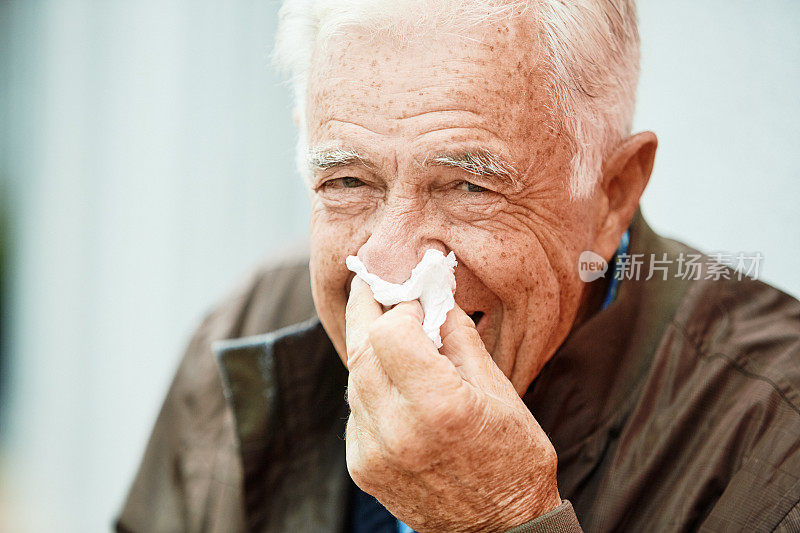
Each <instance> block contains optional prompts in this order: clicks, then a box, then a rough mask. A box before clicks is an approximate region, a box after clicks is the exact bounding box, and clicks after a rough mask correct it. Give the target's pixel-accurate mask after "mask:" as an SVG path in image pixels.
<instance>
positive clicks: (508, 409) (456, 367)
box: [346, 278, 561, 532]
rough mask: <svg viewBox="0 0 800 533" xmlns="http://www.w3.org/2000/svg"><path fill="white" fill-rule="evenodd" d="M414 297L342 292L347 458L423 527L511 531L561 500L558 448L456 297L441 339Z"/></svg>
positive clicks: (365, 481) (362, 482) (362, 288)
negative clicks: (387, 306)
mask: <svg viewBox="0 0 800 533" xmlns="http://www.w3.org/2000/svg"><path fill="white" fill-rule="evenodd" d="M422 318H423V316H422V309H421V307H420V305H419V303H418V302H406V303H401V304H399V305H397V306H395V307H394V308H392V309H391V310H389V311H387V312H386V313H382V309H381V306H380V305H379V304H378V303H377V302H375V300H374V299H373V297H372V292H371V291H370V289H369V287H368V286H367V284H366V283H364V282H363V281H361V280H360V279H358V278H355V279H354V280H353V285H352V289H351V291H350V298H349V300H348V303H347V317H346V321H347V366H348V368H349V370H350V376H349V380H348V387H347V397H348V402H349V404H350V409H351V414H350V418H349V419H348V421H347V431H346V440H347V467H348V470H349V471H350V475H351V476H352V478H353V481H355V483H356V484H357V485H358V486H359V487H361V489H362V490H364V491H365V492H367V493H369V494H372V495H373V496H375V497H376V498H377V499H378V500H379V501H380V502H381V503H382V504H383V505H384V506H385V507H386V508H387V509H388V510H389V511H390V512H391V513H392V514H394V515H395V516H396V517H398V518H399V519H400V520H402V521H403V522H405V523H406V524H408V525H409V526H411V527H413V528H414V529H415V530H417V531H420V532H423V531H504V530H507V529H510V528H512V527H514V526H517V525H520V524H522V523H525V522H527V521H529V520H532V519H533V518H535V517H537V516H540V515H542V514H544V513H546V512H547V511H549V510H551V509H553V508H554V507H556V506H557V505H558V504H559V503H560V502H561V498H560V496H559V494H558V488H557V486H556V453H555V450H554V449H553V446H552V444H551V443H550V441H549V440H548V439H547V436H546V435H545V434H544V432H543V431H542V429H541V428H540V427H539V424H538V423H537V422H536V420H535V419H534V418H533V416H532V415H531V413H530V411H528V409H527V408H526V406H525V404H524V403H523V402H522V400H521V399H520V397H519V395H518V394H517V392H516V391H515V390H514V387H513V386H512V385H511V382H510V381H508V379H507V378H506V377H505V376H504V375H503V373H502V372H501V371H500V369H499V368H497V366H496V365H495V364H494V362H493V361H492V358H491V356H490V355H489V354H488V353H487V351H486V349H485V348H484V345H483V342H482V341H481V339H480V336H479V335H478V332H477V330H476V329H475V326H474V324H473V323H472V320H471V319H470V318H469V316H467V315H466V313H464V311H463V310H461V308H459V307H458V306H456V307H455V309H453V310H452V311H450V313H448V315H447V321H446V322H445V324H444V326H443V327H442V342H443V344H444V345H443V346H442V348H441V349H440V350H439V351H437V350H436V348H435V347H434V345H433V343H432V342H431V340H430V339H429V338H428V337H427V336H426V335H425V333H424V331H423V330H422V325H421V324H422Z"/></svg>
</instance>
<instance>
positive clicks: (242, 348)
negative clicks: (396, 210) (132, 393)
mask: <svg viewBox="0 0 800 533" xmlns="http://www.w3.org/2000/svg"><path fill="white" fill-rule="evenodd" d="M630 253H631V254H635V253H643V254H648V255H649V254H655V256H656V257H657V258H658V259H662V258H663V257H662V254H664V253H666V254H668V258H670V259H676V258H677V257H678V256H680V254H689V253H693V250H691V249H689V248H687V247H685V246H684V245H681V244H679V243H676V242H674V241H670V240H666V239H663V238H661V237H659V236H657V235H656V234H654V233H653V232H652V231H651V230H650V229H649V228H648V227H647V225H646V224H645V223H644V221H643V220H642V219H641V217H637V219H636V221H635V222H634V225H633V227H632V235H631V250H630ZM644 273H646V267H645V269H644V270H643V274H644ZM726 273H727V275H728V276H729V277H731V278H732V279H730V280H725V279H718V280H716V279H704V278H705V277H717V276H716V275H715V276H711V275H710V274H708V276H707V271H705V270H704V271H703V273H702V275H701V276H700V278H701V279H680V278H679V277H676V276H675V272H673V271H670V272H669V273H668V275H667V278H668V279H667V280H663V279H662V276H660V275H656V276H654V277H653V279H651V280H649V281H645V280H644V279H643V278H644V277H646V276H642V279H639V280H635V279H630V280H624V281H622V283H621V285H620V289H619V294H618V297H617V298H616V300H615V301H614V302H613V303H612V304H611V305H610V306H609V307H608V308H607V309H605V310H603V311H600V312H597V313H595V314H594V315H593V316H591V317H590V318H588V319H587V320H586V321H584V322H583V323H582V324H581V325H580V326H578V327H577V328H575V329H574V330H573V331H572V332H571V333H570V335H569V337H568V338H567V340H566V341H565V342H564V344H563V345H562V347H561V348H560V349H559V351H558V352H557V353H556V355H555V356H554V357H553V358H552V360H551V361H550V362H549V363H548V364H547V365H546V366H545V368H544V369H543V371H542V373H541V374H540V375H539V376H538V377H537V379H536V380H535V381H534V383H533V385H532V386H531V388H530V390H529V391H528V392H527V394H526V395H525V396H524V401H525V403H526V404H527V405H528V407H529V408H530V409H531V412H532V413H533V414H534V415H535V416H536V418H537V420H538V421H539V423H540V424H541V426H542V427H543V428H544V430H545V431H546V432H547V434H548V436H549V437H550V439H551V441H552V442H553V444H554V446H555V448H556V451H557V453H558V457H559V465H558V481H559V491H560V493H561V495H562V497H565V498H567V499H568V500H569V501H571V502H572V507H570V505H569V503H568V502H565V503H564V504H562V506H560V507H559V509H558V510H557V511H556V512H553V513H548V515H545V517H543V518H542V519H540V520H537V521H535V522H534V523H531V524H529V525H527V526H525V527H523V528H520V531H523V530H524V531H530V532H535V531H541V532H544V531H547V532H555V531H574V530H578V529H579V526H578V525H577V522H575V520H574V517H575V516H577V517H578V519H579V521H580V524H581V526H582V527H583V528H584V529H585V530H587V531H687V530H690V531H691V530H697V529H701V530H707V531H800V503H798V502H799V501H800V304H799V303H798V302H797V301H796V300H794V299H793V298H791V297H789V296H787V295H786V294H783V293H781V292H780V291H778V290H776V289H774V288H772V287H769V286H768V285H765V284H763V283H760V282H758V281H753V280H750V279H747V278H745V279H742V280H739V279H736V275H735V274H734V273H732V272H731V271H726ZM253 336H256V337H253ZM226 339H228V340H226ZM230 339H232V340H230ZM346 380H347V376H346V371H345V369H344V368H343V366H342V364H341V362H340V361H339V359H338V357H337V356H336V354H335V352H334V351H333V349H332V347H331V344H330V341H329V340H328V338H327V336H326V335H325V332H324V331H323V329H322V328H321V326H320V325H319V322H318V321H317V320H316V319H315V314H314V307H313V303H312V301H311V294H310V288H309V277H308V267H307V262H306V261H304V260H287V261H285V262H284V263H281V264H278V265H273V266H271V267H269V268H264V269H261V270H259V271H258V272H257V273H256V274H255V276H253V277H252V278H251V279H250V280H249V281H248V282H247V284H246V285H245V286H244V287H243V288H242V289H241V290H240V291H239V292H238V293H237V294H236V295H235V296H234V297H233V298H231V299H229V300H228V301H226V302H225V303H223V304H222V305H220V306H219V307H218V308H217V309H216V310H214V311H213V312H212V313H211V314H210V315H209V316H208V317H207V318H206V320H205V321H204V322H203V324H202V326H201V327H200V328H199V330H198V331H197V333H196V335H195V336H194V338H193V340H192V341H191V343H190V345H189V348H188V350H187V352H186V355H185V356H184V359H183V361H182V363H181V366H180V368H179V370H178V373H177V375H176V377H175V380H174V382H173V384H172V387H171V389H170V391H169V394H168V395H167V399H166V401H165V403H164V406H163V408H162V411H161V414H160V415H159V417H158V420H157V422H156V426H155V429H154V431H153V435H152V437H151V439H150V442H149V444H148V447H147V451H146V453H145V457H144V460H143V462H142V465H141V468H140V470H139V473H138V475H137V476H136V479H135V481H134V483H133V486H132V488H131V491H130V494H129V496H128V499H127V501H126V503H125V505H124V508H123V510H122V513H121V515H120V517H119V520H118V522H117V529H118V531H134V532H150V531H154V532H170V531H213V532H222V531H225V532H236V531H292V532H294V531H309V532H310V531H332V532H333V531H343V530H344V528H345V527H346V526H345V524H346V522H345V520H346V514H347V505H348V489H347V487H348V486H349V483H350V481H349V480H348V477H347V470H346V465H345V458H344V456H345V454H344V441H343V440H342V434H343V429H344V423H345V420H346V417H347V406H346V404H345V402H344V387H345V383H346ZM573 507H574V513H575V514H573Z"/></svg>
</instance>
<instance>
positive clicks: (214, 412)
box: [116, 252, 315, 531]
mask: <svg viewBox="0 0 800 533" xmlns="http://www.w3.org/2000/svg"><path fill="white" fill-rule="evenodd" d="M314 314H315V313H314V305H313V301H312V298H311V288H310V281H309V272H308V259H307V255H304V254H303V253H302V252H291V253H287V254H285V255H282V256H281V257H280V259H277V260H272V261H268V262H264V263H263V264H261V265H259V266H258V267H257V268H255V269H253V271H252V272H251V274H250V275H248V276H247V277H246V279H245V281H244V282H243V283H240V284H239V286H238V287H237V288H236V289H235V290H233V291H231V293H230V294H229V295H228V296H226V297H224V298H223V299H221V300H220V301H219V303H217V304H216V305H215V306H213V308H212V309H211V310H210V312H208V313H207V314H206V316H205V318H204V319H203V320H202V322H201V324H200V325H199V327H198V328H197V329H196V330H195V332H194V334H193V335H192V337H191V340H190V341H189V344H188V346H187V348H186V350H185V352H184V354H183V357H182V359H181V362H180V365H179V366H178V370H177V372H176V374H175V377H174V378H173V381H172V384H171V385H170V389H169V391H168V393H167V397H166V399H165V400H164V403H163V405H162V408H161V411H160V413H159V415H158V418H157V420H156V424H155V426H154V428H153V431H152V433H151V436H150V440H149V442H148V444H147V448H146V450H145V454H144V458H143V459H142V462H141V464H140V467H139V470H138V472H137V474H136V477H135V478H134V481H133V484H132V486H131V488H130V490H129V492H128V495H127V498H126V500H125V503H124V505H123V508H122V511H121V513H120V515H119V518H118V520H117V522H116V528H117V530H118V531H187V530H188V531H196V530H201V529H203V530H209V531H241V530H244V522H243V517H244V514H243V509H244V507H243V501H242V494H241V484H242V470H241V464H240V459H239V456H238V453H237V448H236V446H237V445H236V438H235V432H234V423H233V415H232V413H231V411H230V408H229V406H228V404H227V402H226V400H225V396H224V392H223V387H222V383H221V379H220V374H219V370H218V366H217V360H216V357H215V355H214V353H213V351H212V349H211V345H212V343H214V342H215V341H218V340H225V339H232V338H237V337H243V336H250V335H257V334H261V333H268V332H270V331H274V330H276V329H279V328H282V327H284V326H286V325H290V324H293V323H296V322H300V321H303V320H307V319H308V318H311V317H313V316H314Z"/></svg>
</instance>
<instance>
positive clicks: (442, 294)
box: [345, 249, 456, 349]
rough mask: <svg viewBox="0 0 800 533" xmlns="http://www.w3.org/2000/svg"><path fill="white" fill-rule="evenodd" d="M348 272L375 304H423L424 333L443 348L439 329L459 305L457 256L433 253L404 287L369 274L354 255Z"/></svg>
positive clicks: (419, 264) (430, 251)
mask: <svg viewBox="0 0 800 533" xmlns="http://www.w3.org/2000/svg"><path fill="white" fill-rule="evenodd" d="M345 263H346V264H347V268H349V269H350V270H352V271H353V272H355V274H356V276H358V277H359V278H361V279H363V280H364V281H365V282H366V283H367V284H368V285H369V286H370V288H371V289H372V294H373V295H374V296H375V300H377V301H378V303H381V304H383V305H386V306H390V305H397V304H399V303H400V302H411V301H413V300H419V303H420V305H421V306H422V311H423V313H424V314H425V318H424V320H423V322H422V329H424V330H425V333H426V334H427V335H428V337H430V339H431V340H432V341H433V344H435V345H436V348H437V349H438V348H441V347H442V337H441V334H440V332H439V329H440V328H441V327H442V324H444V321H445V319H446V318H447V312H448V311H450V310H451V309H452V308H453V307H454V306H455V304H456V301H455V299H454V298H453V292H454V291H455V290H456V277H455V275H454V273H453V270H454V269H455V268H456V256H455V254H453V252H450V253H449V254H447V256H446V257H445V255H444V254H443V253H442V252H440V251H439V250H433V249H430V250H428V251H426V252H425V255H424V256H422V260H421V261H420V262H419V263H418V264H417V266H415V267H414V270H412V271H411V277H410V278H408V279H407V280H406V281H405V282H403V283H390V282H388V281H384V280H382V279H381V278H379V277H378V276H376V275H375V274H370V273H369V272H367V267H366V266H364V263H362V262H361V259H359V258H358V257H356V256H354V255H351V256H348V257H347V259H346V260H345Z"/></svg>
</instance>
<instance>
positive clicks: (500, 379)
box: [439, 304, 510, 392]
mask: <svg viewBox="0 0 800 533" xmlns="http://www.w3.org/2000/svg"><path fill="white" fill-rule="evenodd" d="M441 332H442V347H441V348H439V352H440V353H441V354H442V355H444V356H445V357H447V358H448V359H450V361H451V362H452V363H453V365H455V367H456V369H457V370H458V372H459V374H461V378H462V379H463V380H464V381H467V382H468V383H470V384H472V385H474V386H475V387H477V388H479V389H481V390H484V391H486V392H499V389H504V388H505V383H508V385H510V382H509V381H508V379H507V378H506V376H505V375H504V374H503V372H502V371H501V370H500V369H499V368H498V367H497V365H496V364H495V363H494V361H493V360H492V356H491V355H489V352H487V351H486V347H485V346H484V344H483V341H482V340H481V336H480V334H479V333H478V330H477V329H475V323H474V322H472V319H471V318H470V317H469V315H467V314H466V313H465V312H464V310H463V309H461V308H460V307H459V306H458V304H456V305H455V307H453V309H451V310H450V311H449V312H448V313H447V320H445V323H444V324H443V325H442V329H441Z"/></svg>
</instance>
